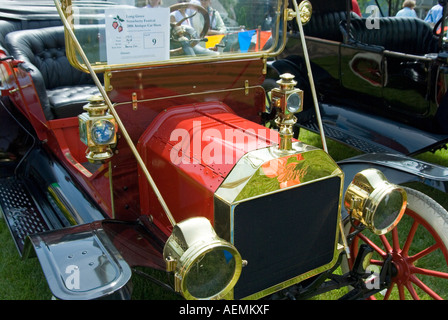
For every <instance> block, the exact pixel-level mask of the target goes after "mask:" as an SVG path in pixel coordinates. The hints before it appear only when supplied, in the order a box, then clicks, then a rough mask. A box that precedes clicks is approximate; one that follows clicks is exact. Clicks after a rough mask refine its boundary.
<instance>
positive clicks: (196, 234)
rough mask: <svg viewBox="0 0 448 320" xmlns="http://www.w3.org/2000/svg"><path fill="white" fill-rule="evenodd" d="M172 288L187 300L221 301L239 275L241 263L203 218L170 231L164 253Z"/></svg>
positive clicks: (238, 256) (237, 253) (191, 219)
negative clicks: (171, 273)
mask: <svg viewBox="0 0 448 320" xmlns="http://www.w3.org/2000/svg"><path fill="white" fill-rule="evenodd" d="M163 257H164V259H165V261H166V264H167V271H169V272H174V288H175V290H176V291H177V292H180V293H181V294H182V295H183V296H184V297H185V298H186V299H221V298H223V297H224V296H226V295H227V294H228V293H229V292H230V290H232V289H233V287H234V286H235V284H236V282H237V281H238V279H239V277H240V275H241V268H242V260H241V256H240V254H239V252H238V251H237V250H236V248H235V247H234V246H233V245H232V244H231V243H229V242H227V241H225V240H223V239H221V238H219V237H218V236H217V235H216V233H215V231H214V229H213V227H212V225H211V224H210V222H209V221H208V220H207V219H206V218H204V217H196V218H190V219H187V220H184V221H182V222H180V223H178V224H176V225H175V226H174V227H173V232H172V234H171V236H170V237H169V238H168V241H167V242H166V244H165V247H164V250H163Z"/></svg>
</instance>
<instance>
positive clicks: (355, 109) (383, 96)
mask: <svg viewBox="0 0 448 320" xmlns="http://www.w3.org/2000/svg"><path fill="white" fill-rule="evenodd" d="M311 2H312V4H313V17H312V19H311V21H310V22H309V23H308V24H307V25H305V26H304V27H303V29H304V33H305V35H306V39H307V41H306V44H307V48H308V51H309V55H310V60H311V65H312V70H313V71H312V73H313V77H314V82H315V86H316V92H317V99H318V101H319V104H320V110H321V111H320V112H321V114H322V119H323V123H324V128H325V131H326V134H327V135H328V136H329V137H331V138H334V139H336V140H339V141H342V142H344V143H347V144H349V145H351V146H353V147H355V148H357V149H360V150H361V151H364V152H368V153H369V152H389V153H399V154H406V155H414V154H418V153H421V152H425V151H428V150H435V149H437V148H439V147H443V146H444V145H445V144H446V142H447V138H448V121H447V120H448V96H447V94H446V91H447V80H446V72H447V68H446V65H447V53H446V47H445V43H444V41H442V40H443V39H441V38H440V37H439V36H438V35H437V34H436V33H435V32H433V27H432V26H431V25H429V24H428V23H426V22H425V21H423V19H420V18H408V17H394V16H393V17H382V16H380V14H379V13H380V12H381V13H382V12H384V10H381V11H380V10H378V7H376V6H371V7H373V9H375V7H376V10H372V9H370V10H366V9H365V8H362V12H363V13H364V16H363V17H360V16H358V15H357V14H355V13H354V12H352V8H351V2H350V1H345V0H337V1H331V2H328V1H319V0H314V1H311ZM288 27H289V32H288V38H289V40H288V43H287V46H286V49H285V51H284V52H283V53H282V55H281V56H280V57H278V58H277V60H276V61H274V62H273V63H272V64H271V66H272V69H271V72H272V74H271V75H270V76H268V78H271V79H276V77H277V74H278V73H279V72H280V73H282V72H291V73H293V74H294V75H296V78H297V79H300V80H299V82H300V81H301V82H302V83H303V87H305V88H309V86H310V84H309V81H308V79H307V69H306V66H305V63H304V59H303V53H302V52H303V49H302V46H301V44H300V32H299V30H298V27H297V24H295V23H294V22H291V23H289V25H288ZM309 93H311V92H310V91H309ZM307 97H308V101H307V102H306V104H308V108H309V109H312V108H313V107H312V105H313V101H312V99H311V98H310V97H311V94H309V95H307ZM305 108H306V106H305ZM308 120H310V116H308V117H304V118H303V119H302V121H301V124H300V125H303V126H304V127H307V128H310V129H312V130H316V128H317V126H316V121H315V119H314V120H312V121H308Z"/></svg>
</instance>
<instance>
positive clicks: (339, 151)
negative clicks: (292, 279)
mask: <svg viewBox="0 0 448 320" xmlns="http://www.w3.org/2000/svg"><path fill="white" fill-rule="evenodd" d="M300 139H301V140H302V141H304V142H306V143H308V144H311V145H314V146H318V147H322V144H321V141H320V136H319V135H317V134H314V133H311V132H309V131H306V130H301V133H300ZM327 146H328V150H329V153H330V154H331V156H332V157H333V158H334V159H335V160H336V161H339V160H342V159H345V158H349V157H352V156H355V155H358V154H360V152H358V151H356V150H354V149H352V148H349V147H346V146H344V145H342V144H340V143H337V142H335V141H332V140H328V141H327ZM418 158H420V159H422V160H424V161H427V162H432V163H436V164H440V165H443V166H448V151H447V150H440V151H437V152H436V153H434V154H432V153H426V154H423V155H420V156H419V157H418ZM425 192H429V193H432V194H433V196H434V197H439V198H440V199H441V200H438V201H439V202H441V203H442V204H443V205H444V206H445V208H448V197H447V196H446V194H445V193H440V192H437V191H434V190H431V189H428V190H425ZM0 242H1V247H0V300H8V299H9V300H41V299H43V300H47V299H51V297H52V295H51V292H50V290H49V289H48V286H47V283H46V280H45V277H44V275H43V272H42V270H41V268H40V264H39V262H38V260H37V259H36V258H31V259H27V260H22V259H21V258H20V256H19V254H18V252H17V249H16V248H15V245H14V243H13V241H12V239H11V237H10V234H9V230H8V229H7V226H6V224H5V222H4V220H3V219H0ZM429 263H432V262H429ZM154 275H155V276H156V277H158V278H163V277H164V275H162V274H160V273H158V272H154ZM133 284H134V298H135V299H176V298H178V297H177V296H176V295H173V294H171V293H168V292H166V291H165V290H163V289H160V288H159V286H157V285H156V284H153V283H152V282H150V281H148V280H145V279H142V278H141V277H139V276H133ZM345 292H346V289H340V290H337V291H335V292H331V293H328V294H325V295H321V296H318V297H315V298H314V299H317V300H330V299H337V298H338V297H339V296H341V295H342V294H344V293H345Z"/></svg>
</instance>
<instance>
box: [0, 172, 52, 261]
mask: <svg viewBox="0 0 448 320" xmlns="http://www.w3.org/2000/svg"><path fill="white" fill-rule="evenodd" d="M0 209H1V211H2V214H3V216H4V218H5V221H6V224H7V226H8V228H9V231H10V232H11V235H12V237H13V239H14V242H15V244H16V247H17V250H18V251H19V253H20V255H22V254H23V251H24V246H25V240H26V238H27V237H28V236H29V235H32V234H35V233H40V232H44V231H48V230H50V228H49V226H48V223H47V222H46V221H45V219H44V218H43V216H42V214H41V211H40V210H39V208H38V207H37V205H36V203H35V201H34V200H33V198H32V196H31V194H30V193H29V191H28V190H27V189H26V188H25V185H24V183H23V182H21V181H19V180H17V179H15V178H3V179H0Z"/></svg>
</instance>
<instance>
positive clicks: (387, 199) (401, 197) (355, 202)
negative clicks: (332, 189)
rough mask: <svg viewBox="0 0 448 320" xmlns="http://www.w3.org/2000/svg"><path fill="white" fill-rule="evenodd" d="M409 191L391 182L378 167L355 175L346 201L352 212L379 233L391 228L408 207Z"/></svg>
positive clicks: (348, 208)
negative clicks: (407, 193)
mask: <svg viewBox="0 0 448 320" xmlns="http://www.w3.org/2000/svg"><path fill="white" fill-rule="evenodd" d="M406 204H407V195H406V191H405V190H404V189H403V188H401V187H400V186H398V185H395V184H393V183H390V182H389V181H388V180H387V179H386V177H385V176H384V175H383V173H382V172H381V171H379V170H377V169H366V170H363V171H361V172H359V173H357V174H356V175H355V177H354V178H353V181H352V182H351V183H350V185H349V186H348V188H347V191H346V193H345V198H344V205H345V208H346V209H347V211H348V212H349V213H350V214H351V216H352V217H353V218H354V219H356V220H358V221H360V222H361V223H362V224H364V225H365V226H366V227H367V228H368V229H370V230H371V231H372V232H374V233H375V234H378V235H382V234H385V233H387V232H389V231H390V230H392V229H393V228H394V227H395V226H396V225H397V224H398V222H399V221H400V219H401V217H402V216H403V213H404V211H405V209H406Z"/></svg>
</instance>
